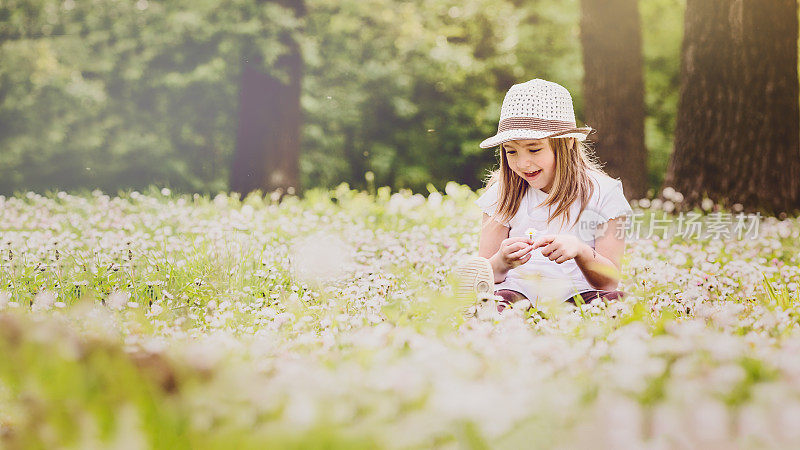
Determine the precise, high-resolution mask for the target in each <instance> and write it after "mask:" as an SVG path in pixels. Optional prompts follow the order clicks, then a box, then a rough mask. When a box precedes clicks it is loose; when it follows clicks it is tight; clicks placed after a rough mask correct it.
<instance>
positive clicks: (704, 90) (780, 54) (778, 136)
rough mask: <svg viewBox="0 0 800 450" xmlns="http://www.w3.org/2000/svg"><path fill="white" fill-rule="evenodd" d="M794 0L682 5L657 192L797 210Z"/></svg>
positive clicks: (699, 0)
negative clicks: (669, 139) (669, 130)
mask: <svg viewBox="0 0 800 450" xmlns="http://www.w3.org/2000/svg"><path fill="white" fill-rule="evenodd" d="M797 38H798V18H797V0H770V1H759V0H713V1H710V0H688V1H687V4H686V16H685V31H684V43H683V52H682V61H681V91H680V100H679V105H678V117H677V124H676V132H675V149H674V152H673V155H672V158H671V160H670V166H669V171H668V173H667V177H666V180H665V185H666V186H672V187H674V188H675V189H676V190H678V191H679V192H681V193H682V194H683V195H684V198H685V200H684V206H685V207H694V206H697V205H699V204H700V202H701V201H702V199H703V197H704V196H707V197H708V198H710V199H711V200H714V201H715V202H718V203H723V204H726V205H728V206H731V205H732V204H734V203H740V204H741V205H742V206H743V207H744V210H745V211H750V212H753V211H761V212H764V213H767V214H779V213H781V212H789V213H790V212H795V211H797V210H798V209H800V130H799V128H800V115H799V114H800V113H799V112H798V90H799V88H798V73H797Z"/></svg>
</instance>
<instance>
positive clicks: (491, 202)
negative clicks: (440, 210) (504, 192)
mask: <svg viewBox="0 0 800 450" xmlns="http://www.w3.org/2000/svg"><path fill="white" fill-rule="evenodd" d="M588 173H589V178H590V179H591V180H593V181H594V185H595V189H594V192H593V193H592V197H591V198H590V199H589V202H588V203H587V205H586V209H584V211H583V213H581V215H580V218H579V220H578V221H577V223H575V224H574V225H572V223H573V222H574V221H575V217H576V216H577V215H578V212H579V211H580V200H577V201H575V203H573V204H572V206H571V207H570V220H569V223H567V224H564V225H563V226H562V218H556V219H555V220H553V221H552V222H550V224H549V225H548V224H547V218H548V214H549V211H548V208H547V207H545V206H539V207H537V205H539V204H540V203H542V202H543V201H545V200H546V199H547V195H548V194H546V193H545V192H543V191H542V190H540V189H536V188H533V187H531V186H528V190H527V192H526V193H525V194H524V195H523V198H522V201H521V202H520V207H519V210H517V213H516V214H515V215H514V217H512V218H511V220H509V221H507V222H501V223H502V224H503V225H505V226H507V227H509V228H510V229H509V237H522V236H525V231H526V230H527V229H528V228H534V229H535V230H536V232H537V236H542V235H544V234H572V235H575V236H578V238H579V239H581V240H582V241H583V242H585V243H586V244H588V245H589V246H590V247H592V248H594V237H595V230H596V229H597V227H598V226H600V225H602V224H603V223H605V222H607V221H609V220H611V219H613V218H615V217H620V216H627V215H631V214H632V213H633V210H631V207H630V205H629V204H628V201H627V200H626V199H625V195H624V194H623V193H622V182H621V181H619V180H616V179H614V178H611V177H608V176H606V175H603V174H600V173H598V172H594V171H589V172H588ZM499 192H500V186H499V183H495V184H493V185H491V186H489V187H487V188H486V191H485V192H484V193H483V194H482V195H481V196H480V197H479V198H478V200H476V201H475V203H476V204H477V205H478V206H480V208H481V210H483V212H485V213H486V214H488V215H489V216H490V217H494V216H495V215H496V214H497V208H498V197H499ZM550 209H552V210H555V207H554V206H553V207H550ZM496 220H497V221H498V222H500V220H499V217H498V218H496ZM534 239H535V237H534ZM542 248H543V247H541V248H538V249H536V250H533V251H532V252H531V258H530V259H529V260H528V261H527V262H525V263H524V264H522V265H520V266H518V267H515V268H514V269H511V270H510V271H509V272H508V275H507V276H506V279H505V280H504V281H503V282H501V283H496V284H495V290H499V289H511V290H514V291H517V292H520V293H522V294H523V295H525V297H527V298H528V299H531V300H532V301H533V300H534V299H536V297H537V295H540V296H542V297H545V296H546V297H550V298H561V299H563V298H568V297H570V296H572V295H574V294H576V293H580V292H585V291H589V290H594V288H592V286H591V285H590V284H589V282H588V281H587V280H586V277H584V275H583V272H581V269H580V268H579V267H578V264H577V263H576V262H575V260H574V259H571V260H569V261H566V262H564V263H562V264H558V263H556V262H555V261H550V259H548V258H546V257H545V256H543V255H542V253H541V249H542Z"/></svg>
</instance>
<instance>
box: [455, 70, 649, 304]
mask: <svg viewBox="0 0 800 450" xmlns="http://www.w3.org/2000/svg"><path fill="white" fill-rule="evenodd" d="M592 131H593V130H592V129H591V128H590V127H582V128H579V127H577V125H576V123H575V113H574V109H573V106H572V96H570V94H569V92H568V91H567V90H566V89H565V88H564V87H562V86H560V85H558V84H556V83H552V82H549V81H545V80H541V79H535V80H531V81H528V82H526V83H521V84H516V85H514V86H512V87H511V89H509V91H508V93H506V96H505V99H504V100H503V106H502V108H501V111H500V123H499V126H498V131H497V134H496V135H495V136H492V137H490V138H488V139H486V140H484V141H483V142H482V143H481V144H480V147H481V148H491V147H495V146H497V145H500V149H499V156H500V168H499V169H497V170H495V171H494V172H492V173H491V177H490V179H489V181H488V187H487V189H486V191H485V192H484V194H483V195H481V197H480V198H478V200H477V201H476V203H477V204H478V206H480V207H481V209H482V210H483V223H482V227H481V236H480V246H479V250H478V256H472V257H469V258H468V259H467V260H466V261H462V263H461V264H459V267H458V268H457V269H456V275H457V280H459V286H458V292H457V293H458V294H459V295H462V296H463V295H464V293H465V292H466V293H468V294H469V295H470V296H473V298H474V295H475V294H478V296H479V297H483V298H486V294H491V293H494V294H495V295H498V296H500V297H502V299H503V301H502V302H500V304H499V305H498V309H499V310H501V311H502V309H503V308H504V307H505V306H507V305H509V304H511V303H514V302H517V301H520V300H525V299H528V300H530V302H531V303H532V304H534V305H535V304H536V302H537V301H538V299H539V298H540V297H544V296H550V297H557V298H562V299H564V300H566V301H570V300H572V298H573V296H574V295H575V294H580V296H581V297H582V298H583V299H584V301H585V302H587V303H588V302H590V301H591V300H593V299H596V298H600V297H603V298H606V299H614V298H618V297H620V296H621V295H622V292H620V291H617V290H616V288H617V285H618V282H619V271H620V260H621V258H622V254H623V252H624V249H625V236H624V234H625V233H624V220H625V216H626V215H629V214H631V213H632V212H633V211H632V210H631V208H630V205H629V204H628V202H627V200H626V199H625V196H624V195H623V192H622V183H621V182H620V181H619V180H615V179H613V178H610V177H609V176H608V175H606V174H605V173H604V172H603V171H602V169H600V167H599V166H598V165H597V163H596V162H595V161H594V160H593V159H592V158H591V157H590V155H589V153H588V151H587V149H586V148H585V147H584V145H583V141H584V140H585V139H586V137H587V135H588V134H589V133H591V132H592ZM492 287H493V288H492Z"/></svg>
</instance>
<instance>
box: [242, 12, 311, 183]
mask: <svg viewBox="0 0 800 450" xmlns="http://www.w3.org/2000/svg"><path fill="white" fill-rule="evenodd" d="M276 3H280V4H282V5H284V6H286V7H288V8H291V9H293V10H294V11H295V13H296V15H297V16H298V17H301V16H303V15H305V5H304V2H303V1H302V0H281V1H276ZM281 42H282V43H283V44H284V45H286V46H287V47H288V48H289V51H288V53H286V54H284V55H282V56H280V57H279V58H278V60H277V62H276V64H275V66H274V68H275V69H276V72H278V73H279V74H280V75H284V76H285V80H284V81H282V80H281V79H279V78H278V76H280V75H278V76H275V75H273V74H267V73H264V71H263V69H261V67H262V59H261V57H260V55H258V54H255V55H254V57H252V58H249V60H247V61H244V63H243V67H242V78H241V87H240V91H239V123H238V130H237V133H236V151H235V153H234V155H233V163H232V166H231V176H230V188H231V190H232V191H234V192H240V193H241V194H242V197H244V196H245V195H247V194H248V193H249V192H251V191H254V190H256V189H261V190H262V192H263V193H266V192H270V191H274V190H276V189H281V192H283V193H285V192H286V191H287V190H288V191H289V192H292V191H293V190H299V156H300V153H299V149H300V126H301V120H302V118H301V111H300V87H301V81H302V70H303V61H302V55H301V54H300V46H299V44H298V43H297V41H296V40H295V39H294V38H293V36H291V35H290V34H288V33H287V34H285V35H283V36H282V37H281Z"/></svg>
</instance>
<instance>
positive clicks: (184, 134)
mask: <svg viewBox="0 0 800 450" xmlns="http://www.w3.org/2000/svg"><path fill="white" fill-rule="evenodd" d="M306 6H307V8H308V13H307V16H306V17H305V18H304V19H302V20H296V19H295V18H294V16H293V14H292V12H291V11H290V10H288V9H285V8H283V7H281V6H279V5H277V4H275V3H270V2H259V1H254V0H223V1H209V0H195V1H188V0H173V1H169V2H167V1H146V0H93V1H80V0H66V1H63V0H60V1H56V0H10V1H8V0H7V1H5V2H3V3H2V4H1V5H0V193H3V194H10V193H12V192H13V191H15V190H33V191H44V190H48V189H63V190H78V189H81V188H88V189H91V188H95V187H98V188H100V189H103V190H105V191H112V192H113V191H115V190H117V189H128V188H136V189H142V188H144V187H145V186H147V185H149V184H152V183H157V184H159V185H166V186H169V187H171V188H173V189H176V190H179V191H191V192H209V193H210V192H217V191H219V190H224V189H226V188H227V180H228V172H229V161H230V158H231V156H232V154H233V149H234V146H235V137H236V112H237V102H238V82H239V76H240V72H241V66H242V64H243V61H245V60H248V59H249V58H251V57H253V56H254V55H261V56H262V57H263V60H264V68H265V70H266V71H273V70H274V69H273V68H272V67H271V65H272V63H273V62H274V61H275V60H276V58H277V57H278V56H280V54H281V53H282V52H283V51H285V48H284V47H283V46H282V45H281V44H280V43H279V37H280V35H281V34H282V33H291V34H292V35H293V36H294V37H296V39H298V40H299V41H300V43H301V47H302V51H303V57H304V59H305V62H306V68H305V70H306V73H305V77H304V79H303V95H302V98H301V103H302V108H303V113H304V117H305V123H304V127H303V143H302V148H301V149H300V151H301V183H302V187H303V188H311V187H316V186H320V187H333V186H335V185H338V184H339V183H341V182H342V181H347V182H348V183H350V185H351V186H353V187H358V188H366V187H367V186H366V181H365V177H364V173H365V172H366V171H372V172H373V173H374V174H375V181H374V183H375V184H377V185H389V186H392V187H394V188H403V187H405V188H411V189H413V190H415V191H423V192H424V191H425V187H426V186H427V184H428V183H432V184H433V185H434V186H436V187H437V188H440V189H441V188H443V187H444V185H445V184H446V182H447V181H449V180H455V181H459V182H461V183H467V184H469V185H471V186H472V187H474V188H477V187H479V186H480V184H481V179H482V178H483V176H484V175H485V173H486V170H487V169H489V168H491V167H492V165H493V164H494V163H495V162H496V157H495V155H494V154H492V152H491V151H488V150H482V149H480V148H479V147H478V143H479V142H480V141H481V140H483V139H484V138H486V137H488V136H490V135H492V134H494V132H495V130H496V127H497V120H498V117H499V110H500V104H501V102H502V99H503V95H504V93H505V91H506V90H507V89H508V87H510V86H511V85H512V84H514V83H519V82H522V81H526V80H529V79H531V78H546V79H550V80H554V81H557V82H559V83H561V84H563V85H564V86H566V87H567V88H568V89H569V90H570V91H571V92H572V93H573V97H574V100H575V105H576V113H577V115H578V118H579V121H580V120H581V119H582V117H583V115H582V104H583V101H582V99H583V93H582V89H581V80H582V79H583V78H582V77H583V76H584V73H583V68H582V65H581V48H580V42H579V28H578V21H579V17H580V3H579V1H578V0H566V1H564V0H562V1H558V0H527V1H524V2H523V1H519V0H466V1H456V0H425V1H423V0H411V1H388V0H307V1H306ZM640 8H641V15H642V20H643V25H642V31H643V35H644V45H645V49H644V53H645V65H646V67H645V72H646V73H645V76H646V83H647V98H646V102H647V122H646V127H647V145H648V150H649V152H650V181H651V184H652V185H653V187H657V186H658V184H659V183H660V181H661V179H662V178H663V173H664V170H665V169H666V161H667V158H668V155H669V152H670V150H671V145H672V141H671V139H672V134H673V129H674V122H675V120H674V117H675V109H676V103H677V92H678V67H679V64H678V61H679V50H680V40H681V35H682V15H683V8H684V0H643V1H640ZM277 75H278V76H280V74H277ZM588 76H591V74H588ZM600 132H602V130H600Z"/></svg>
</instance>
